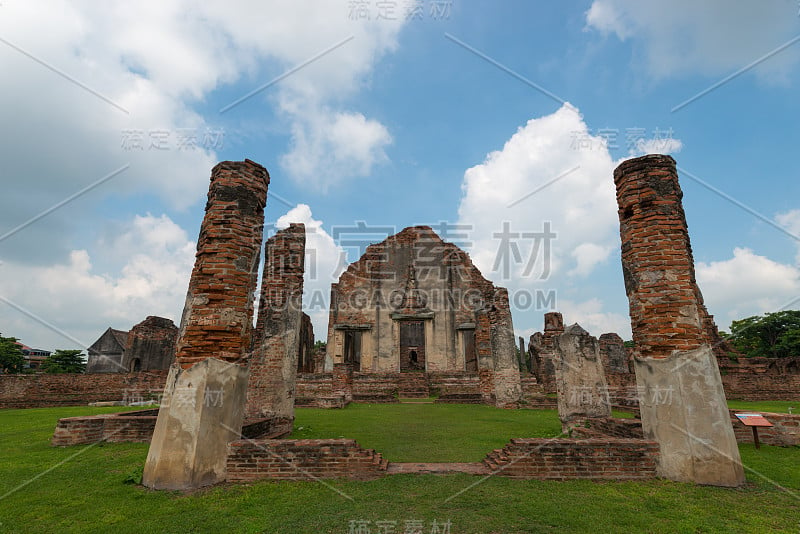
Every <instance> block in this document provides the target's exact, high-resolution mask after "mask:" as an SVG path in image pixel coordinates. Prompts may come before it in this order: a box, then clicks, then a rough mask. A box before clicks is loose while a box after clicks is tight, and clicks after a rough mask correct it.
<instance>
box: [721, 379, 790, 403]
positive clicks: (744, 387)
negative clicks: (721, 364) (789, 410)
mask: <svg viewBox="0 0 800 534" xmlns="http://www.w3.org/2000/svg"><path fill="white" fill-rule="evenodd" d="M722 385H723V386H724V387H725V396H726V397H727V398H728V399H738V400H747V401H761V400H788V401H797V402H798V404H799V406H798V409H800V375H767V374H744V373H742V374H723V375H722Z"/></svg>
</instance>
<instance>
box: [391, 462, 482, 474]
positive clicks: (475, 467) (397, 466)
mask: <svg viewBox="0 0 800 534" xmlns="http://www.w3.org/2000/svg"><path fill="white" fill-rule="evenodd" d="M386 472H387V473H388V474H390V475H399V474H408V473H414V474H432V475H447V474H451V473H466V474H468V475H488V474H490V471H489V469H488V468H487V467H486V466H485V465H484V464H482V463H480V462H474V463H410V462H390V463H389V467H388V469H387V471H386Z"/></svg>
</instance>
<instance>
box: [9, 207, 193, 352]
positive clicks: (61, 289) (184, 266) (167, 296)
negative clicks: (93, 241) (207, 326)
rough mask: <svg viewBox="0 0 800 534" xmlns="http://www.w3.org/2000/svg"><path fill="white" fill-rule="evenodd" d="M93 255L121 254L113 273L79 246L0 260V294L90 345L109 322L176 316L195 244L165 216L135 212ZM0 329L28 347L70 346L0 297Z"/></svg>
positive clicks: (116, 325)
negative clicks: (34, 261) (46, 260)
mask: <svg viewBox="0 0 800 534" xmlns="http://www.w3.org/2000/svg"><path fill="white" fill-rule="evenodd" d="M95 250H96V252H95V254H97V255H98V256H100V257H102V256H104V255H116V254H120V253H124V256H123V257H124V258H125V262H124V265H123V267H122V268H121V269H120V272H119V274H116V275H110V274H104V273H101V272H98V270H97V269H96V268H95V267H94V266H93V263H92V259H91V257H90V255H89V253H88V252H87V251H86V250H73V251H72V252H71V253H70V254H69V258H68V260H67V261H65V262H60V263H56V264H54V265H51V266H46V267H42V266H25V265H22V264H20V263H17V262H5V263H4V264H3V265H2V266H0V295H2V296H3V297H5V298H7V299H9V300H11V301H12V302H14V303H16V304H17V305H19V306H21V307H23V308H25V309H26V310H29V311H30V312H31V313H33V314H34V315H36V316H39V317H41V318H42V319H44V320H45V321H46V322H48V323H50V324H52V325H55V326H56V327H58V328H60V329H61V330H63V331H65V332H66V333H67V334H69V335H70V336H72V338H75V339H77V340H78V341H80V342H82V343H84V344H91V343H93V342H94V340H95V339H96V338H97V337H98V336H99V335H100V334H101V333H102V331H103V330H104V329H105V328H106V327H108V326H112V327H114V328H118V329H122V330H127V329H129V328H130V327H132V326H133V325H134V324H136V323H138V322H139V321H141V320H143V319H144V318H145V317H146V316H147V315H160V316H163V317H168V318H170V319H172V320H174V321H176V323H177V321H179V320H180V314H181V311H182V309H183V303H184V300H185V297H186V288H187V287H188V282H189V276H190V274H191V270H192V266H193V264H194V252H195V244H194V243H193V242H192V241H190V240H189V239H188V238H187V236H186V233H185V232H184V231H183V230H182V229H181V228H180V227H178V226H177V225H176V224H175V223H174V222H172V220H170V219H169V218H168V217H166V216H161V217H154V216H152V215H146V216H136V217H135V218H134V219H133V220H132V221H130V223H129V224H128V225H127V227H126V228H125V230H124V231H123V232H122V233H121V234H120V235H119V236H118V237H117V238H116V239H113V240H109V241H108V242H106V243H103V244H100V245H98V246H97V247H96V249H95ZM0 323H2V324H3V329H4V332H3V333H4V334H6V335H14V336H16V337H19V338H21V339H22V340H23V341H24V342H25V343H27V344H28V345H36V346H37V347H40V348H45V349H54V348H67V347H75V346H76V344H75V343H74V342H73V341H71V340H69V339H66V338H64V337H63V336H61V335H59V334H58V333H56V332H54V331H53V330H51V329H49V328H47V326H46V325H44V324H42V323H40V322H37V321H35V320H33V319H31V318H30V317H29V316H26V315H24V314H22V313H20V312H19V311H18V310H15V309H13V308H12V307H10V306H8V305H6V304H4V303H0Z"/></svg>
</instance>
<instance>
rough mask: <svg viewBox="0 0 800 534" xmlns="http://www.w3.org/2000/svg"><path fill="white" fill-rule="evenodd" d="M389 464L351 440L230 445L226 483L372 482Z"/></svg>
mask: <svg viewBox="0 0 800 534" xmlns="http://www.w3.org/2000/svg"><path fill="white" fill-rule="evenodd" d="M385 474H386V461H385V460H384V459H383V458H382V457H381V455H380V454H379V453H376V452H375V451H373V450H367V449H362V448H361V447H360V446H359V445H358V443H356V441H355V440H352V439H289V440H258V441H253V440H241V441H234V442H233V443H231V444H230V445H229V454H228V464H227V480H228V481H251V480H262V479H279V480H316V479H331V478H350V479H357V480H369V479H374V478H379V477H381V476H383V475H385Z"/></svg>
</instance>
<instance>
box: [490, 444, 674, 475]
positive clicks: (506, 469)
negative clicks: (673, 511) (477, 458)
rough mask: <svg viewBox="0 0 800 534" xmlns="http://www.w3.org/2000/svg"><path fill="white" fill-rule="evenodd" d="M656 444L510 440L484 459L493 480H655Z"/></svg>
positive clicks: (657, 450) (657, 452)
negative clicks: (496, 478)
mask: <svg viewBox="0 0 800 534" xmlns="http://www.w3.org/2000/svg"><path fill="white" fill-rule="evenodd" d="M658 455H659V449H658V444H657V443H655V442H653V441H644V440H641V439H622V438H600V439H597V438H593V439H543V438H525V439H512V440H511V441H510V442H509V443H508V445H506V446H505V447H504V448H503V449H497V450H495V451H494V452H492V453H490V454H489V455H487V457H486V459H484V464H485V465H486V466H487V467H489V468H490V469H491V470H492V472H493V473H494V474H495V475H496V476H506V477H511V478H536V479H544V480H572V479H595V480H645V479H651V478H655V476H656V461H657V459H658Z"/></svg>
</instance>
